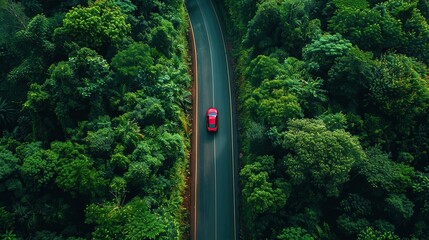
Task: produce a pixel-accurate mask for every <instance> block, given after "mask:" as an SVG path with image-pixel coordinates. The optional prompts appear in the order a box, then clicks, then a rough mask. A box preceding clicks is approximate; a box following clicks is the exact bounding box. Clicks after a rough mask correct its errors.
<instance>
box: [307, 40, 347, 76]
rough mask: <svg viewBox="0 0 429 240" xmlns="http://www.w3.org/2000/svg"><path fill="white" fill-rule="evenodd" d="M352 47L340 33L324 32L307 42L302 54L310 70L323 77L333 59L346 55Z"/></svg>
mask: <svg viewBox="0 0 429 240" xmlns="http://www.w3.org/2000/svg"><path fill="white" fill-rule="evenodd" d="M352 48H353V46H352V43H351V42H350V41H349V40H347V39H344V38H343V37H342V36H341V35H340V34H338V33H336V34H334V35H330V34H325V35H322V36H321V37H320V38H318V39H314V40H313V41H312V42H311V43H310V44H307V45H306V46H305V47H304V49H303V50H302V56H303V59H304V61H306V62H307V64H308V67H309V70H310V72H314V73H315V74H316V75H317V76H321V77H324V76H326V73H327V72H328V70H329V69H330V68H331V67H332V65H333V64H334V61H335V59H336V58H337V57H341V56H344V55H346V54H347V53H348V52H349V51H350V50H351V49H352Z"/></svg>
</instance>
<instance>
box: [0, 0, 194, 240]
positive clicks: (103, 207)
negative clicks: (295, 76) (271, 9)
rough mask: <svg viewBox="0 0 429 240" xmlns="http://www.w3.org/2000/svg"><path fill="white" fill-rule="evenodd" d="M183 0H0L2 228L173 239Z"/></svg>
mask: <svg viewBox="0 0 429 240" xmlns="http://www.w3.org/2000/svg"><path fill="white" fill-rule="evenodd" d="M188 25H189V23H188V20H187V17H186V11H185V9H184V3H183V1H181V0H163V1H161V0H88V1H87V0H65V1H56V0H22V1H14V0H1V1H0V128H1V129H0V130H1V131H0V132H1V138H0V196H1V197H0V238H1V239H4V240H6V239H7V240H13V239H32V240H62V239H64V240H65V239H67V240H77V239H103V240H107V239H129V240H133V239H134V240H139V239H183V238H185V237H186V236H187V232H189V224H188V220H187V216H188V214H187V212H186V210H185V208H184V205H183V202H184V200H183V194H184V191H185V189H186V177H187V175H188V165H189V164H188V159H189V157H188V155H189V148H190V146H189V145H190V143H189V142H190V141H189V136H190V131H189V129H190V128H189V125H190V124H189V120H188V119H189V115H190V112H191V111H190V110H191V104H190V102H191V98H190V85H191V84H190V83H191V78H190V74H189V58H188V53H187V49H188V45H187V39H186V34H187V28H188Z"/></svg>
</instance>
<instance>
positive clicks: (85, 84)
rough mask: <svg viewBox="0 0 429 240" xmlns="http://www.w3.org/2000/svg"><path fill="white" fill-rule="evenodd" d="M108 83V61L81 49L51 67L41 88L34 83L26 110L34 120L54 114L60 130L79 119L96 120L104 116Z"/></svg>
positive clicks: (93, 52)
mask: <svg viewBox="0 0 429 240" xmlns="http://www.w3.org/2000/svg"><path fill="white" fill-rule="evenodd" d="M110 83H111V75H110V68H109V64H108V63H107V61H106V60H105V59H104V58H103V57H101V56H100V55H98V54H97V53H96V52H95V51H93V50H91V49H88V48H82V49H80V50H79V51H78V52H77V53H76V55H75V56H71V57H70V58H69V60H68V61H67V62H59V63H58V64H56V65H52V66H51V67H50V77H49V78H48V79H47V80H46V81H45V83H44V84H43V85H42V86H40V85H38V84H34V85H32V86H31V89H30V91H29V93H28V98H27V101H26V103H25V104H24V106H25V108H27V109H29V110H31V111H32V112H33V113H34V115H33V116H34V117H37V118H43V116H40V115H39V114H38V113H40V112H43V111H46V107H47V106H48V111H51V112H54V113H55V115H56V117H57V118H58V121H59V123H60V124H61V126H62V128H63V131H65V130H66V129H67V128H71V127H73V126H75V125H76V124H77V121H78V120H83V119H87V118H95V117H97V116H98V115H102V114H103V113H104V111H105V110H104V108H103V104H104V103H105V101H107V100H106V98H105V96H106V95H107V93H108V90H109V87H110Z"/></svg>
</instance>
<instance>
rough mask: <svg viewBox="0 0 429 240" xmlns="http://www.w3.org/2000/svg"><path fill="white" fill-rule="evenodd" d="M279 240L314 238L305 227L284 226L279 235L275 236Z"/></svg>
mask: <svg viewBox="0 0 429 240" xmlns="http://www.w3.org/2000/svg"><path fill="white" fill-rule="evenodd" d="M277 239H279V240H314V238H313V237H312V236H311V235H310V234H308V232H307V231H306V230H305V229H302V228H300V227H288V228H284V229H283V230H282V232H281V234H280V235H278V236H277Z"/></svg>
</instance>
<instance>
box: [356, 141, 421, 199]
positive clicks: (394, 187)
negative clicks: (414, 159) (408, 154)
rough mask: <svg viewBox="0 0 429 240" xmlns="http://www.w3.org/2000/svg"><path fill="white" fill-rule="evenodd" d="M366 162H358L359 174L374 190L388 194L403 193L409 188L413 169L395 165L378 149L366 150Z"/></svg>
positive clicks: (399, 164) (400, 164)
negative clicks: (381, 190)
mask: <svg viewBox="0 0 429 240" xmlns="http://www.w3.org/2000/svg"><path fill="white" fill-rule="evenodd" d="M366 155H367V160H366V161H361V162H358V164H357V167H358V168H359V172H360V173H361V174H362V175H364V176H365V177H366V179H367V181H368V183H369V184H370V185H371V186H372V187H373V188H376V189H384V190H386V191H388V192H390V193H404V192H406V191H407V189H408V188H410V187H411V184H412V179H413V178H414V175H415V172H414V169H413V168H412V167H410V166H408V165H406V164H403V163H395V162H393V161H392V160H391V159H389V156H388V154H386V153H384V152H382V151H381V150H380V149H379V148H369V149H367V150H366Z"/></svg>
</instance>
